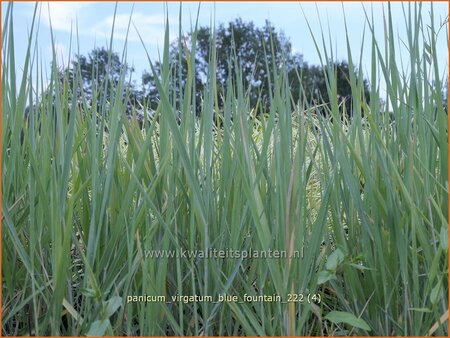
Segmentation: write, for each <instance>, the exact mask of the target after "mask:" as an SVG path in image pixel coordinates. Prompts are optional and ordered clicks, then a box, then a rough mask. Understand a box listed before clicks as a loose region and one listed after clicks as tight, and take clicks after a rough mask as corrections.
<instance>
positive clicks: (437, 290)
mask: <svg viewBox="0 0 450 338" xmlns="http://www.w3.org/2000/svg"><path fill="white" fill-rule="evenodd" d="M441 281H442V280H439V282H438V283H437V284H436V286H435V287H434V288H433V290H431V292H430V301H431V304H433V305H434V304H436V303H437V302H438V300H439V294H440V291H441V286H442V285H441V284H442V283H441Z"/></svg>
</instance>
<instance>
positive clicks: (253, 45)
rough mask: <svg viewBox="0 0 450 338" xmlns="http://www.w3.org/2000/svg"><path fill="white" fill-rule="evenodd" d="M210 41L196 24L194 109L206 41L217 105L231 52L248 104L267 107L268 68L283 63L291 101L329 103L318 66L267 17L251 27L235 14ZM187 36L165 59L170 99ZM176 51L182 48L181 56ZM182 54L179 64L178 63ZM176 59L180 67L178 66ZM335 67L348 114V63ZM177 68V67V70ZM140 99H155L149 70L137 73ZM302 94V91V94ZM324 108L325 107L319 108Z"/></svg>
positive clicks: (181, 80) (179, 84) (203, 75)
mask: <svg viewBox="0 0 450 338" xmlns="http://www.w3.org/2000/svg"><path fill="white" fill-rule="evenodd" d="M215 34H216V36H215V41H213V36H212V32H211V29H210V28H209V27H201V28H199V30H198V31H197V37H196V39H197V45H196V51H197V52H196V69H195V86H196V102H197V104H196V107H197V109H196V110H197V113H199V112H200V110H201V102H202V97H204V89H205V84H206V79H207V74H208V67H209V64H210V62H211V53H210V52H211V46H212V44H213V43H215V45H216V54H217V59H216V79H217V87H218V90H219V107H221V106H222V100H221V97H223V94H224V88H225V87H226V84H227V81H228V78H229V76H230V75H233V74H234V73H235V69H234V64H233V63H231V64H230V60H232V59H233V57H235V56H236V58H237V60H238V61H239V66H240V67H241V70H242V74H243V81H244V82H245V83H244V85H245V86H246V88H248V89H249V94H250V105H251V106H252V107H256V105H257V103H259V107H261V108H263V109H266V108H267V107H268V103H269V100H270V92H269V79H270V77H272V78H273V76H274V75H275V74H273V73H272V74H268V73H267V65H268V66H269V68H270V69H276V70H280V69H281V67H282V65H284V66H285V67H286V70H287V74H288V81H289V85H290V88H291V95H292V100H293V102H294V103H295V104H298V103H299V102H300V101H301V102H303V101H306V104H320V103H328V102H329V101H330V100H329V97H328V92H327V87H326V77H325V75H324V69H323V68H322V67H321V66H314V65H313V66H309V65H308V64H307V63H306V62H304V61H303V57H302V55H300V54H298V53H294V52H293V51H292V45H291V43H290V41H289V39H288V38H287V37H286V36H285V35H284V33H283V32H277V31H276V29H275V28H274V27H273V26H272V25H271V24H270V22H269V21H266V24H265V26H264V27H262V28H258V27H256V26H255V25H254V24H253V23H252V22H244V21H243V20H242V19H236V20H235V21H232V22H229V23H228V24H227V25H224V24H220V25H219V27H218V28H217V29H216V33H215ZM191 41H192V35H188V36H185V37H182V39H181V48H179V45H180V40H175V41H173V42H172V44H171V46H170V62H171V69H172V72H173V73H172V75H173V77H172V82H171V83H170V85H169V88H170V90H171V91H172V98H173V102H174V104H178V102H176V99H175V98H176V97H179V88H184V84H185V81H186V77H187V60H186V57H185V53H184V46H190V43H191ZM179 50H181V51H182V53H181V55H180V53H179ZM180 58H181V63H180V62H179V60H180ZM180 64H181V67H179V65H180ZM274 66H275V67H274ZM335 66H336V70H337V81H338V83H337V88H338V97H339V100H340V101H341V102H342V101H344V100H345V101H346V109H347V115H351V90H350V83H349V66H348V64H347V63H345V62H339V63H336V64H335ZM155 68H156V70H157V73H159V71H160V69H161V64H160V63H159V62H156V63H155ZM179 68H181V69H179ZM142 84H143V88H144V93H145V98H146V99H147V100H148V101H149V102H150V104H151V106H152V108H155V107H156V105H157V103H158V93H157V90H156V87H155V85H154V78H153V74H152V73H149V72H144V74H143V76H142ZM363 87H364V97H365V99H366V100H368V99H369V90H368V83H367V81H364V86H363ZM303 93H304V94H303ZM324 113H326V110H324Z"/></svg>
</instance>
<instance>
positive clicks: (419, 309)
mask: <svg viewBox="0 0 450 338" xmlns="http://www.w3.org/2000/svg"><path fill="white" fill-rule="evenodd" d="M409 311H416V312H425V313H431V310H430V309H428V308H426V307H412V308H409Z"/></svg>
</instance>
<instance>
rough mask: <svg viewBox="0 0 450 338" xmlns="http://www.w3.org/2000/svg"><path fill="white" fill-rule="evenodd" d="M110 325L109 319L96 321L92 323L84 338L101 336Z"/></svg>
mask: <svg viewBox="0 0 450 338" xmlns="http://www.w3.org/2000/svg"><path fill="white" fill-rule="evenodd" d="M110 325H111V323H110V322H109V319H102V320H96V321H95V322H93V323H92V325H91V327H90V328H89V331H88V333H86V336H103V335H104V334H105V332H106V330H107V329H108V327H109V326H110Z"/></svg>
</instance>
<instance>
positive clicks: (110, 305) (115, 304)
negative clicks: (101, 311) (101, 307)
mask: <svg viewBox="0 0 450 338" xmlns="http://www.w3.org/2000/svg"><path fill="white" fill-rule="evenodd" d="M121 305H122V298H121V297H117V296H116V297H112V298H111V299H109V300H108V301H107V302H106V316H107V318H109V317H111V316H112V315H113V314H114V312H116V311H117V309H118V308H119V307H120V306H121Z"/></svg>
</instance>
